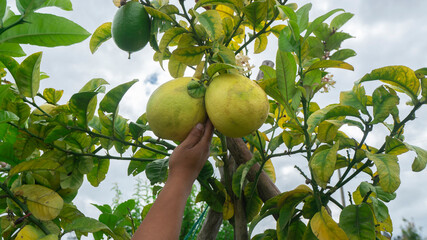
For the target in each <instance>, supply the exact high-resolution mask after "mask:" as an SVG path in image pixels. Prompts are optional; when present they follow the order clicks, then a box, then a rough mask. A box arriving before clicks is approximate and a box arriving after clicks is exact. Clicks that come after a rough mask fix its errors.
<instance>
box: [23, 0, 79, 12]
mask: <svg viewBox="0 0 427 240" xmlns="http://www.w3.org/2000/svg"><path fill="white" fill-rule="evenodd" d="M18 2H19V3H20V4H18ZM31 2H34V1H33V0H18V1H17V5H18V9H19V11H20V12H23V10H24V9H27V7H28V5H29V4H30V3H31ZM35 2H39V3H38V4H36V5H35V6H32V7H31V8H30V10H31V11H35V10H37V9H40V8H44V7H58V8H61V9H62V10H65V11H71V10H73V5H72V4H71V1H70V0H41V1H40V0H39V1H35ZM27 11H28V10H27Z"/></svg>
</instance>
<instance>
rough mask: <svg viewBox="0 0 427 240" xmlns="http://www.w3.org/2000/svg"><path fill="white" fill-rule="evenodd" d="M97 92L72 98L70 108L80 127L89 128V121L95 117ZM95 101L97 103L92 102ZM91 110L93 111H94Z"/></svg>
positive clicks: (85, 93) (83, 93)
mask: <svg viewBox="0 0 427 240" xmlns="http://www.w3.org/2000/svg"><path fill="white" fill-rule="evenodd" d="M96 94H98V93H97V92H80V93H76V94H74V95H73V96H71V98H70V101H69V103H68V106H69V108H70V110H71V112H73V114H74V116H75V117H76V118H77V124H78V125H79V126H80V127H83V128H87V126H88V123H89V121H90V120H91V118H92V117H93V113H94V107H95V106H94V107H91V104H92V105H93V104H94V105H96ZM92 100H95V101H92ZM91 108H92V109H93V110H92V111H90V110H91Z"/></svg>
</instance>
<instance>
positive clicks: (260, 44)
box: [254, 34, 268, 53]
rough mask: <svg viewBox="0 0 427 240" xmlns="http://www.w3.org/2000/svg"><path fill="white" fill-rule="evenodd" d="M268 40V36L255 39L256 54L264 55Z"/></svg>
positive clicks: (262, 35)
mask: <svg viewBox="0 0 427 240" xmlns="http://www.w3.org/2000/svg"><path fill="white" fill-rule="evenodd" d="M267 43H268V39H267V35H266V34H261V35H260V36H259V37H257V38H256V39H255V45H254V53H262V52H263V51H264V50H265V48H266V47H267Z"/></svg>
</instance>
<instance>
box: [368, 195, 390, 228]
mask: <svg viewBox="0 0 427 240" xmlns="http://www.w3.org/2000/svg"><path fill="white" fill-rule="evenodd" d="M369 198H370V200H371V201H372V209H373V210H374V214H375V218H376V220H377V221H378V222H384V221H385V220H387V218H388V217H389V216H390V215H389V212H388V208H387V205H385V204H384V203H383V202H382V201H380V200H378V199H377V198H374V197H372V196H371V197H369Z"/></svg>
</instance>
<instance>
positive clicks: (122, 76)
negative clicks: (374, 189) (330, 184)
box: [8, 0, 427, 234]
mask: <svg viewBox="0 0 427 240" xmlns="http://www.w3.org/2000/svg"><path fill="white" fill-rule="evenodd" d="M12 2H14V1H11V0H8V3H9V5H10V4H11V3H12ZM187 2H192V1H187ZM307 2H309V1H296V3H297V4H299V5H300V6H302V5H304V4H305V3H307ZM312 3H313V8H312V11H311V14H310V17H311V18H310V19H311V20H313V18H314V17H317V16H319V15H321V14H324V13H326V12H327V11H329V10H332V9H334V8H343V9H345V10H346V11H347V12H351V13H354V14H355V16H354V17H353V18H352V19H351V20H350V22H348V23H347V24H346V25H345V26H344V27H343V28H342V30H343V31H345V32H348V33H350V34H351V35H352V36H354V38H352V39H350V40H347V41H346V42H345V43H344V45H343V47H344V48H352V49H354V50H355V51H356V52H357V56H356V57H354V58H351V59H350V60H349V61H348V62H349V63H350V64H352V65H353V66H354V67H355V71H354V72H351V71H345V70H333V71H332V74H333V75H334V80H335V81H336V82H337V83H336V86H335V88H332V89H331V91H330V93H328V94H320V96H318V97H317V99H316V101H317V102H318V103H319V104H320V105H321V106H322V107H324V106H326V105H327V104H330V103H337V102H339V92H340V91H343V90H349V89H351V88H352V86H353V82H354V81H356V80H358V79H359V78H361V77H362V76H363V75H364V74H365V73H368V72H370V71H371V70H372V69H375V68H378V67H382V66H387V65H406V66H408V67H410V68H412V69H418V68H421V67H427V55H426V52H427V41H426V39H427V24H425V23H426V22H427V14H426V13H425V10H426V9H427V1H422V0H409V1H396V0H376V1H368V0H351V1H343V0H322V1H312ZM73 7H74V11H73V12H65V11H61V10H56V9H49V10H47V11H49V12H54V13H55V14H58V15H61V16H64V17H67V18H69V19H72V20H73V21H75V22H77V23H79V24H80V25H82V26H83V27H84V28H86V29H87V30H88V31H89V32H93V31H94V30H95V29H96V28H97V27H98V26H99V25H101V24H102V23H104V22H109V21H112V19H113V16H114V13H115V11H116V10H117V8H116V7H115V6H114V5H113V4H112V2H111V1H110V0H91V1H76V0H75V1H73ZM271 44H272V45H269V47H270V49H273V50H272V51H270V52H266V53H263V54H261V55H256V56H253V55H252V56H251V57H252V63H253V64H255V66H256V67H259V65H260V64H261V62H262V60H265V59H270V60H273V61H274V56H275V46H274V45H275V43H274V41H273V39H271ZM25 50H26V52H27V54H31V53H33V52H35V51H40V48H38V47H37V48H35V47H25ZM42 50H43V52H44V53H43V60H42V65H41V69H42V71H44V72H46V73H48V75H50V78H48V79H46V80H43V81H42V83H41V88H40V89H43V88H46V87H53V88H56V89H64V90H65V92H64V96H63V99H62V101H61V103H64V102H65V101H66V100H68V99H69V98H70V97H71V95H72V94H73V93H75V92H77V91H78V90H79V89H80V88H81V87H82V86H83V85H84V84H85V83H86V82H87V81H89V80H90V79H92V78H99V77H101V78H104V79H105V80H107V81H108V82H109V83H110V84H111V87H114V86H117V85H118V84H120V83H124V82H128V81H131V80H133V79H139V80H140V81H139V82H138V83H136V84H135V85H134V86H133V87H132V88H131V89H130V91H129V92H128V93H127V94H126V95H125V97H124V99H123V100H122V102H121V104H120V114H121V115H122V116H124V117H126V118H128V119H130V120H131V121H135V120H136V119H137V118H138V117H139V116H140V115H141V114H142V113H144V112H145V104H146V102H147V99H148V96H149V95H150V94H151V93H152V92H153V90H154V89H155V88H156V87H157V86H158V84H160V83H163V82H165V81H167V80H170V79H171V77H170V76H169V74H168V73H167V72H163V70H162V69H161V68H160V67H159V64H158V63H156V62H154V61H153V60H152V56H153V53H154V51H153V50H152V49H150V47H146V48H145V49H143V50H142V51H140V52H137V53H134V54H133V55H132V59H131V60H128V59H127V53H125V52H123V51H121V50H120V49H118V48H117V47H116V46H115V45H114V43H113V41H109V42H107V43H105V44H104V45H102V46H101V47H100V48H99V49H98V51H97V52H96V53H95V54H94V55H92V54H91V53H90V50H89V39H87V40H86V41H84V42H82V43H79V44H76V45H73V46H69V47H60V48H52V49H49V48H42ZM257 72H258V70H255V71H254V75H256V73H257ZM150 76H157V77H158V79H159V82H158V83H156V84H152V83H150V82H149V81H147V79H150ZM111 87H110V88H109V89H111ZM367 89H369V88H367ZM371 93H372V92H369V94H371ZM407 100H408V99H407V98H405V97H403V96H401V102H402V103H405V102H406V101H407ZM402 109H403V111H402V112H405V110H406V111H407V110H408V109H409V108H408V107H406V106H405V105H404V104H403V105H402ZM425 117H427V110H426V108H425V107H423V108H421V110H420V111H419V113H418V115H417V119H416V120H415V122H414V123H409V124H408V125H407V127H406V134H405V135H406V141H407V142H408V143H410V144H413V145H417V146H419V147H422V148H424V149H427V141H425V140H426V139H427V131H426V127H427V124H426V121H425V120H423V119H424V118H425ZM380 128H381V127H379V131H378V134H375V136H371V137H369V138H368V139H367V142H368V144H373V145H377V146H378V144H379V143H378V141H383V139H384V135H382V134H383V133H384V129H380ZM346 130H347V131H348V133H349V134H351V135H352V136H353V137H355V138H358V139H360V136H361V133H360V132H357V130H354V129H350V128H347V129H346ZM413 158H414V154H412V153H408V154H404V155H401V157H400V158H399V159H400V164H401V181H402V184H401V185H400V188H399V189H398V190H397V199H396V200H394V201H392V202H391V203H389V204H387V206H388V207H389V209H390V213H391V217H392V220H393V223H394V224H393V225H394V229H395V234H398V233H400V226H401V225H402V224H403V223H402V218H404V217H405V218H408V219H412V220H414V221H415V223H416V225H417V226H420V227H423V228H424V229H427V216H426V213H427V191H425V190H424V188H423V187H422V186H423V185H422V184H424V183H426V182H427V174H426V170H424V171H422V172H420V173H413V172H412V171H411V169H410V168H411V167H410V166H411V164H412V161H413ZM273 163H274V165H275V167H276V174H277V175H278V177H277V185H278V187H279V188H280V190H281V191H288V190H291V189H293V188H295V187H296V186H297V185H299V184H301V183H303V181H304V180H303V178H302V177H301V176H300V175H299V173H298V172H297V171H296V170H295V169H294V168H293V166H294V165H295V164H297V165H299V166H301V167H303V166H305V165H306V163H305V162H304V160H302V159H301V158H298V157H294V158H292V159H291V158H289V157H284V158H281V159H274V162H273ZM127 166H128V162H126V161H125V162H120V161H114V160H113V161H111V165H110V171H109V174H108V176H107V179H106V180H105V181H104V182H103V183H101V185H100V187H98V188H94V187H92V186H90V185H89V184H87V183H86V182H85V184H84V185H83V187H82V188H81V190H80V192H79V195H78V196H77V198H76V199H75V203H76V204H77V205H78V207H79V209H80V210H81V211H83V212H84V213H85V214H86V215H88V216H91V217H95V218H97V216H98V214H99V212H98V210H97V209H96V208H95V207H93V206H92V205H90V203H96V204H105V203H106V204H110V203H111V200H112V198H113V196H114V193H113V191H111V190H110V189H111V187H112V184H113V183H117V184H118V185H119V186H120V188H121V190H122V193H123V195H124V199H127V198H128V197H130V196H131V195H132V193H133V187H134V184H135V180H134V179H133V178H132V177H127ZM303 169H305V170H307V168H306V167H305V168H303ZM141 177H143V176H142V175H141ZM334 177H336V176H334ZM360 180H366V181H369V179H368V178H366V177H362V178H360V179H356V181H360ZM335 181H336V179H335ZM356 187H357V186H356V185H354V184H349V185H348V186H346V187H345V191H346V192H347V191H350V192H353V191H354V190H355V188H356ZM333 211H334V209H333ZM337 214H338V211H335V212H334V216H335V217H336V216H337ZM271 224H272V223H271V222H268V221H267V222H263V223H261V226H262V227H261V229H259V231H261V230H262V228H263V227H266V228H274V227H275V226H274V225H271ZM424 233H426V231H424Z"/></svg>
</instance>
